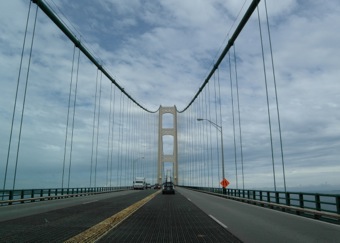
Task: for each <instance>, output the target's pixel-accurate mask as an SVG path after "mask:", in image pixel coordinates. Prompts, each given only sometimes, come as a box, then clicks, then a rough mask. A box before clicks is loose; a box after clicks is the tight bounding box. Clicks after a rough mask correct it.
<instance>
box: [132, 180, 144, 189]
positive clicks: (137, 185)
mask: <svg viewBox="0 0 340 243" xmlns="http://www.w3.org/2000/svg"><path fill="white" fill-rule="evenodd" d="M133 189H134V190H144V189H146V182H145V177H136V178H135V181H134V182H133Z"/></svg>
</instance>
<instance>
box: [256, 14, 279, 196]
mask: <svg viewBox="0 0 340 243" xmlns="http://www.w3.org/2000/svg"><path fill="white" fill-rule="evenodd" d="M257 15H258V20H259V31H260V39H261V50H262V62H263V72H264V81H265V86H266V96H267V112H268V124H269V133H270V146H271V154H272V165H273V177H274V190H275V191H276V178H275V163H274V148H273V136H272V125H271V119H270V107H269V97H268V84H267V72H266V63H265V58H264V49H263V38H262V29H261V19H260V11H259V7H257Z"/></svg>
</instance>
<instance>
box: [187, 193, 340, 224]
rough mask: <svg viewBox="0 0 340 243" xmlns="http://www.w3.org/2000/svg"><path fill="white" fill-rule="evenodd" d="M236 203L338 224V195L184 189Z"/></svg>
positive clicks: (339, 195)
mask: <svg viewBox="0 0 340 243" xmlns="http://www.w3.org/2000/svg"><path fill="white" fill-rule="evenodd" d="M185 188H188V189H193V190H198V191H202V192H206V193H210V194H214V195H218V196H222V197H226V198H230V199H233V200H237V201H243V202H247V203H251V204H256V205H260V206H264V207H269V208H273V209H280V210H282V211H287V212H295V213H296V214H299V215H303V216H310V217H313V218H323V219H333V220H334V219H335V220H337V221H338V223H339V222H340V194H323V193H306V192H282V191H262V190H241V189H226V194H223V191H222V189H221V188H208V187H185Z"/></svg>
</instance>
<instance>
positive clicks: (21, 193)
mask: <svg viewBox="0 0 340 243" xmlns="http://www.w3.org/2000/svg"><path fill="white" fill-rule="evenodd" d="M130 189H132V187H83V188H53V189H20V190H0V197H1V200H0V206H4V205H12V204H17V203H25V202H36V201H44V200H54V199H62V198H69V197H78V196H87V195H93V194H100V193H108V192H114V191H121V190H130Z"/></svg>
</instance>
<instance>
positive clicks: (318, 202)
mask: <svg viewBox="0 0 340 243" xmlns="http://www.w3.org/2000/svg"><path fill="white" fill-rule="evenodd" d="M315 209H316V210H318V211H320V210H321V202H320V195H319V194H315Z"/></svg>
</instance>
